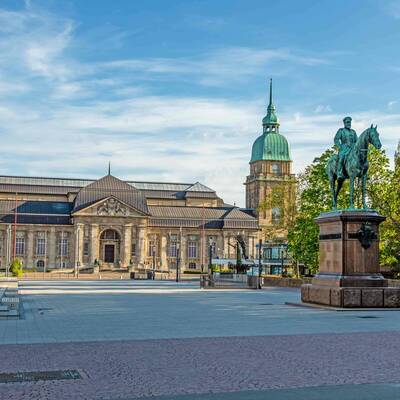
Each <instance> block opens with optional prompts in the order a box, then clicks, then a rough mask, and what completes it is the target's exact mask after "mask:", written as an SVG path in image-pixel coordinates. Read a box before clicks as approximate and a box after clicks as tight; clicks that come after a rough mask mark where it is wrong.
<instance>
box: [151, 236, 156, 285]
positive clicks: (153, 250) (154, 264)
mask: <svg viewBox="0 0 400 400" xmlns="http://www.w3.org/2000/svg"><path fill="white" fill-rule="evenodd" d="M152 253H153V273H152V279H153V281H154V280H155V275H156V236H155V235H154V236H153V249H152Z"/></svg>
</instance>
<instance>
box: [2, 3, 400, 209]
mask: <svg viewBox="0 0 400 400" xmlns="http://www.w3.org/2000/svg"><path fill="white" fill-rule="evenodd" d="M399 43H400V1H392V0H388V1H384V0H380V1H378V0H375V1H371V0H346V1H344V0H335V1H331V0H315V1H314V0H302V1H297V0H293V1H289V0H286V1H285V0H280V1H266V0H236V1H235V0H202V1H195V0H182V1H180V0H168V1H167V0H158V1H156V0H146V1H139V0H114V1H109V0H85V1H82V0H63V1H59V0H31V1H19V0H14V1H10V0H0V174H2V175H23V176H54V177H72V178H90V179H96V178H100V177H101V176H103V175H105V174H106V173H107V168H108V161H111V172H112V174H113V175H115V176H117V177H119V178H121V179H129V180H138V181H162V182H187V183H194V182H196V181H200V182H201V183H203V184H205V185H207V186H210V187H211V188H213V189H215V190H216V191H217V193H218V194H219V195H220V197H222V198H223V199H224V200H225V202H227V203H231V204H233V203H235V204H236V205H240V206H244V205H245V190H244V185H243V182H244V181H245V179H246V175H248V173H249V164H248V163H249V160H250V156H251V146H252V144H253V142H254V140H255V139H256V138H257V137H258V136H259V135H260V134H261V133H262V125H261V120H262V118H263V116H264V115H265V113H266V106H267V99H268V93H267V90H268V89H267V88H268V81H269V79H270V78H272V79H273V85H274V103H275V106H276V108H277V114H278V116H279V118H280V122H281V133H282V134H284V135H285V136H286V138H287V139H288V141H289V143H290V146H291V152H292V158H293V170H294V172H295V173H298V172H300V171H302V170H303V169H304V168H305V166H307V165H308V164H310V163H311V162H312V161H313V159H314V158H315V157H318V156H319V155H320V154H321V153H322V152H323V151H324V150H325V149H327V148H328V147H330V146H331V144H332V140H333V136H334V134H335V133H336V131H337V129H338V128H340V127H341V126H342V119H343V117H344V116H346V115H351V116H352V117H353V128H355V129H356V131H357V133H361V132H362V131H363V130H364V129H366V128H367V127H368V126H370V125H371V123H374V124H377V125H378V131H379V133H380V136H381V141H382V144H383V147H384V149H385V150H386V152H387V153H388V155H389V156H390V157H393V154H394V151H395V149H396V146H397V143H398V141H399V139H400V51H399V46H400V45H399Z"/></svg>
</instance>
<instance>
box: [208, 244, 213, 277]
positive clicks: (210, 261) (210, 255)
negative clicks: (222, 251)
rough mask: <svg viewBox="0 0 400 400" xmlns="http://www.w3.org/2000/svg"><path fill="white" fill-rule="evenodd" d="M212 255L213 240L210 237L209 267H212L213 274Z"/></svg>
mask: <svg viewBox="0 0 400 400" xmlns="http://www.w3.org/2000/svg"><path fill="white" fill-rule="evenodd" d="M212 256H213V241H212V239H211V238H210V239H209V240H208V258H209V260H208V268H209V269H210V272H211V274H212V272H213V270H212Z"/></svg>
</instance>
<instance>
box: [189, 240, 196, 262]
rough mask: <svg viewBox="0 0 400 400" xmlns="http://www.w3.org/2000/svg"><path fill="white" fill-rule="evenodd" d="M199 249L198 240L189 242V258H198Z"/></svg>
mask: <svg viewBox="0 0 400 400" xmlns="http://www.w3.org/2000/svg"><path fill="white" fill-rule="evenodd" d="M197 248H198V242H197V240H189V243H188V257H189V258H197V253H198V252H197Z"/></svg>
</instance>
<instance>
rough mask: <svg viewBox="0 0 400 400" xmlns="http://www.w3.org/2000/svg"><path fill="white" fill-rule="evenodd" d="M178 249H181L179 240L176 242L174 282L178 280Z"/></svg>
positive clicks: (179, 258)
mask: <svg viewBox="0 0 400 400" xmlns="http://www.w3.org/2000/svg"><path fill="white" fill-rule="evenodd" d="M180 251H181V245H180V243H179V242H176V277H175V281H176V282H179V262H180V260H181V257H180Z"/></svg>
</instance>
